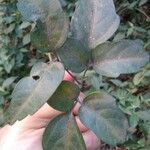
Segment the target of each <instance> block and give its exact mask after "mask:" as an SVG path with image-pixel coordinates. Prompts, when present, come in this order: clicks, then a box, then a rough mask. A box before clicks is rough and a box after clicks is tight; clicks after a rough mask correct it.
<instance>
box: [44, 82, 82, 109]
mask: <svg viewBox="0 0 150 150" xmlns="http://www.w3.org/2000/svg"><path fill="white" fill-rule="evenodd" d="M79 93H80V89H79V87H78V86H77V85H76V84H74V83H72V82H69V81H62V83H61V84H60V85H59V87H58V88H57V90H56V91H55V92H54V94H53V95H52V96H51V97H50V99H49V100H48V101H47V103H48V104H49V105H50V106H51V107H53V108H54V109H56V110H59V111H62V112H68V111H71V109H72V107H73V106H74V102H75V100H76V99H77V98H78V96H79Z"/></svg>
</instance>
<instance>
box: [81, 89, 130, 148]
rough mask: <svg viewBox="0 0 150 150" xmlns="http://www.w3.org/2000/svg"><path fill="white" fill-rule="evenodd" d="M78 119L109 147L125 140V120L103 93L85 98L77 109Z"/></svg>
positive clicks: (112, 101)
mask: <svg viewBox="0 0 150 150" xmlns="http://www.w3.org/2000/svg"><path fill="white" fill-rule="evenodd" d="M79 118H80V120H81V122H82V123H83V124H84V125H85V126H86V127H87V128H89V129H91V130H92V131H93V132H94V133H95V134H96V136H97V137H98V138H100V139H101V140H103V141H104V142H105V143H107V144H109V145H113V146H115V145H116V144H120V143H123V142H125V141H126V139H127V129H128V122H127V119H126V117H125V115H124V114H123V113H122V112H121V111H120V109H119V108H118V107H117V106H116V102H115V99H114V98H113V97H112V96H110V95H108V94H107V93H105V92H102V91H101V92H95V93H92V94H91V95H89V96H88V97H86V98H85V99H84V101H83V105H82V106H81V107H80V109H79Z"/></svg>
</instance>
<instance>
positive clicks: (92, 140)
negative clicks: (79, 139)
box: [82, 130, 101, 150]
mask: <svg viewBox="0 0 150 150" xmlns="http://www.w3.org/2000/svg"><path fill="white" fill-rule="evenodd" d="M82 135H83V139H84V142H85V144H86V149H87V150H99V149H100V146H101V141H100V140H99V139H98V138H97V137H96V135H95V134H94V133H93V132H92V131H91V130H89V131H87V132H84V133H83V134H82Z"/></svg>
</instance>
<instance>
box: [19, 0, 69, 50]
mask: <svg viewBox="0 0 150 150" xmlns="http://www.w3.org/2000/svg"><path fill="white" fill-rule="evenodd" d="M17 7H18V9H19V11H20V12H21V14H22V16H23V18H24V19H25V20H27V21H29V22H31V21H34V22H35V21H36V28H35V30H34V31H33V32H32V33H31V42H32V44H33V46H34V47H35V48H36V49H38V50H40V51H44V52H49V51H52V50H54V49H57V48H59V47H61V46H62V45H63V43H64V41H65V40H66V38H67V33H68V27H69V20H68V17H67V16H66V14H65V13H64V12H63V9H62V8H61V4H60V2H59V0H43V1H41V0H19V1H18V3H17Z"/></svg>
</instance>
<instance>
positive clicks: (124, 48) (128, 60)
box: [92, 40, 149, 77]
mask: <svg viewBox="0 0 150 150" xmlns="http://www.w3.org/2000/svg"><path fill="white" fill-rule="evenodd" d="M92 57H93V67H94V69H95V71H96V72H97V73H99V74H101V75H104V76H107V77H118V76H119V75H120V74H128V73H134V72H137V71H139V70H140V69H141V67H143V66H144V65H145V64H146V63H148V61H149V54H148V53H147V52H145V51H144V50H143V44H142V42H141V41H140V40H122V41H120V42H117V43H110V42H107V43H104V44H102V45H99V46H98V47H97V48H95V49H94V50H93V51H92Z"/></svg>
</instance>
